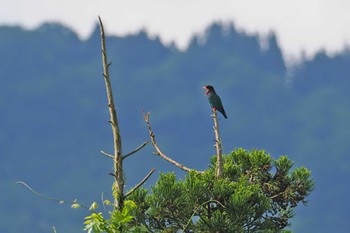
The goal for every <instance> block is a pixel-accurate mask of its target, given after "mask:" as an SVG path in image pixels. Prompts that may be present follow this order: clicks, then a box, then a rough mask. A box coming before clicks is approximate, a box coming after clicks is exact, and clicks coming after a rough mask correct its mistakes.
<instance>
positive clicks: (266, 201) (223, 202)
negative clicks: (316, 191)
mask: <svg viewBox="0 0 350 233" xmlns="http://www.w3.org/2000/svg"><path fill="white" fill-rule="evenodd" d="M211 161H212V163H211V165H210V166H209V169H207V170H206V171H204V172H203V173H198V172H190V173H188V174H187V175H186V177H185V179H184V180H178V181H177V180H176V176H175V173H167V174H161V176H160V178H159V180H158V181H157V183H156V185H155V186H154V187H152V189H151V192H150V193H148V191H147V190H145V189H139V190H137V191H136V192H135V193H134V194H132V195H131V196H130V199H131V200H133V201H134V202H135V203H136V206H137V207H136V208H133V209H132V210H131V212H132V215H133V216H137V217H135V218H133V225H135V226H139V225H142V226H145V227H147V229H149V230H150V231H152V232H177V231H178V230H182V231H184V232H214V231H215V232H287V231H286V230H285V228H286V227H287V226H288V225H289V224H290V223H289V220H290V219H291V218H292V217H293V209H294V208H295V207H296V206H297V204H298V203H299V202H302V203H306V197H307V196H308V195H309V194H310V192H311V191H312V190H313V188H314V181H313V179H312V178H311V176H310V171H308V170H307V169H306V168H303V167H302V168H296V169H295V170H293V171H291V168H292V165H293V162H292V161H290V160H289V159H288V158H287V157H286V156H281V157H280V158H279V159H276V160H275V159H273V158H271V156H270V155H269V154H267V153H266V152H265V151H263V150H252V151H248V150H244V149H237V150H235V151H233V152H232V153H231V154H228V155H224V156H223V161H224V166H223V167H224V172H223V177H222V178H221V179H217V178H216V177H215V175H214V174H215V169H214V168H215V161H216V158H215V156H214V157H213V158H212V159H211Z"/></svg>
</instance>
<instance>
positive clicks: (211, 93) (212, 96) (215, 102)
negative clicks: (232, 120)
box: [203, 85, 227, 118]
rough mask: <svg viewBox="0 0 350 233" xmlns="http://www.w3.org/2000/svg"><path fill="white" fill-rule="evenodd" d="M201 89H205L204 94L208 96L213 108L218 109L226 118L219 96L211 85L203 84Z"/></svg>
mask: <svg viewBox="0 0 350 233" xmlns="http://www.w3.org/2000/svg"><path fill="white" fill-rule="evenodd" d="M203 89H205V90H206V92H205V94H206V95H207V96H208V100H209V104H210V106H211V107H212V108H213V109H214V110H218V111H219V112H221V114H222V115H223V116H224V117H225V118H227V115H226V112H225V109H224V107H223V106H222V102H221V99H220V97H219V96H218V95H217V94H216V92H215V89H214V87H213V86H210V85H207V86H204V87H203Z"/></svg>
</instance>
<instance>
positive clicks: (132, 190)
mask: <svg viewBox="0 0 350 233" xmlns="http://www.w3.org/2000/svg"><path fill="white" fill-rule="evenodd" d="M155 170H156V169H155V168H153V169H152V170H151V171H150V172H149V173H148V174H147V176H145V178H143V180H141V182H140V183H138V184H137V185H136V186H135V187H133V188H132V189H131V190H130V191H129V192H127V193H126V195H125V196H124V198H127V197H128V196H129V195H131V194H132V193H133V192H135V190H136V189H138V188H139V187H140V186H141V185H143V184H144V183H145V182H146V180H147V179H148V178H149V177H150V176H151V175H152V174H153V172H154V171H155Z"/></svg>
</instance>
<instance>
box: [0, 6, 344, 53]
mask: <svg viewBox="0 0 350 233" xmlns="http://www.w3.org/2000/svg"><path fill="white" fill-rule="evenodd" d="M98 15H100V16H101V17H102V19H103V22H104V25H105V28H106V31H107V32H108V33H110V34H118V35H124V34H126V33H132V32H135V31H138V30H139V29H142V28H146V29H147V31H148V32H149V33H150V34H151V35H159V36H160V38H161V39H162V41H164V42H166V43H169V42H170V41H175V42H176V44H177V45H179V46H180V47H182V48H183V47H185V46H186V45H187V42H188V40H189V39H190V38H191V36H192V35H193V33H196V34H198V33H200V32H203V30H204V29H205V28H206V27H207V26H208V25H209V24H210V23H211V22H213V21H218V20H220V21H224V22H228V21H232V22H234V24H235V26H236V27H238V28H239V29H240V30H245V31H247V32H250V33H259V34H262V35H266V34H267V33H268V32H270V31H273V32H275V33H276V34H277V37H278V40H279V43H280V44H281V46H282V48H283V51H284V53H285V55H290V54H292V55H297V54H300V53H301V51H305V52H306V54H308V55H310V54H313V53H314V52H315V51H318V50H320V49H321V48H326V50H327V51H330V52H334V51H339V50H341V49H343V48H344V46H345V45H348V44H350V43H349V42H350V0H0V25H15V24H16V25H18V24H20V25H22V26H25V27H26V28H35V27H37V26H38V25H40V24H41V23H42V22H46V21H59V22H62V23H64V24H65V25H67V26H69V27H70V28H72V29H74V30H75V31H77V32H79V34H80V36H81V37H82V38H86V37H87V36H89V35H90V33H91V31H92V29H93V27H94V25H95V23H96V22H97V16H98Z"/></svg>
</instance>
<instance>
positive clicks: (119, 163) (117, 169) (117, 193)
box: [99, 17, 124, 210]
mask: <svg viewBox="0 0 350 233" xmlns="http://www.w3.org/2000/svg"><path fill="white" fill-rule="evenodd" d="M99 23H100V32H101V46H102V63H103V77H104V80H105V84H106V92H107V99H108V110H109V115H110V120H109V123H110V124H111V127H112V132H113V143H114V154H113V157H114V173H113V176H114V179H115V184H114V187H113V194H114V200H115V203H114V204H115V207H116V208H117V209H118V210H121V209H123V206H124V176H123V155H122V141H121V137H120V131H119V126H118V118H117V112H116V109H115V105H114V99H113V93H112V87H111V82H110V79H109V71H108V69H109V65H110V64H109V63H108V60H107V51H106V41H105V33H104V29H103V24H102V21H101V18H100V17H99Z"/></svg>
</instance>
